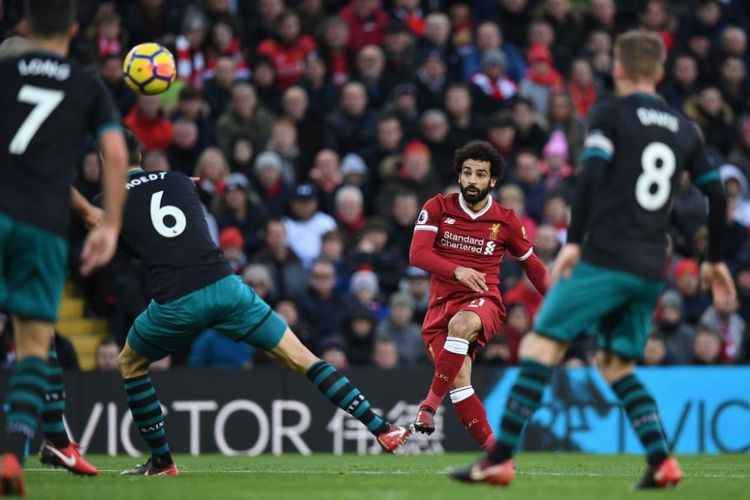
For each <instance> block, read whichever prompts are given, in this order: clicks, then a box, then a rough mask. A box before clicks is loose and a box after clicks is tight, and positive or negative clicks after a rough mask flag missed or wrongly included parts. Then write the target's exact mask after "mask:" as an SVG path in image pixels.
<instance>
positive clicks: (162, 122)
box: [123, 95, 172, 152]
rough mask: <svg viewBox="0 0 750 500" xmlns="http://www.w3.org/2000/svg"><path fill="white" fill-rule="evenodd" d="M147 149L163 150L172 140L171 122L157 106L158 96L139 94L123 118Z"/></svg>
mask: <svg viewBox="0 0 750 500" xmlns="http://www.w3.org/2000/svg"><path fill="white" fill-rule="evenodd" d="M123 123H124V124H125V126H127V127H128V128H129V129H130V130H132V131H133V133H134V134H135V135H136V136H137V137H138V139H140V141H141V143H142V144H143V147H144V149H145V150H146V151H147V152H148V151H164V150H165V149H167V147H168V146H169V144H170V143H171V142H172V122H171V121H169V119H168V118H167V117H165V116H164V114H163V113H162V112H161V109H160V108H159V96H155V95H141V96H139V97H138V103H137V105H136V106H135V107H134V108H133V109H132V111H130V113H128V116H126V117H125V119H124V120H123Z"/></svg>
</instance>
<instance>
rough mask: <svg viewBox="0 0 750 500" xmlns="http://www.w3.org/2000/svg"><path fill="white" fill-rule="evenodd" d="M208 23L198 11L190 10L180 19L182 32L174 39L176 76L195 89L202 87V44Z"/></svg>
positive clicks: (204, 66) (203, 68) (203, 56)
mask: <svg viewBox="0 0 750 500" xmlns="http://www.w3.org/2000/svg"><path fill="white" fill-rule="evenodd" d="M207 28H208V24H207V22H206V18H205V17H204V16H203V14H201V13H200V12H198V11H190V12H188V13H187V14H186V15H185V19H184V20H183V21H182V32H181V34H180V35H178V36H177V39H176V40H175V63H176V64H177V78H179V79H180V80H182V81H184V82H186V83H187V84H188V85H191V86H192V87H194V88H196V89H200V88H203V81H204V73H205V71H206V54H205V52H204V50H203V44H204V41H205V39H206V31H207Z"/></svg>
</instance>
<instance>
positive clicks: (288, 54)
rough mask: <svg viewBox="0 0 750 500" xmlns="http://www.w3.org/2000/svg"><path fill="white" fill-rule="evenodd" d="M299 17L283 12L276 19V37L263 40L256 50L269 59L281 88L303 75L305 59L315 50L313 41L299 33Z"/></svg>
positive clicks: (291, 12) (290, 12) (289, 12)
mask: <svg viewBox="0 0 750 500" xmlns="http://www.w3.org/2000/svg"><path fill="white" fill-rule="evenodd" d="M300 29H301V28H300V20H299V15H297V13H296V12H294V11H290V10H287V11H284V12H283V13H282V14H281V15H280V16H279V17H278V18H277V19H276V37H275V38H269V39H267V40H264V41H263V42H262V43H261V44H260V45H259V46H258V49H257V52H258V54H264V55H266V56H268V57H269V59H271V62H272V63H273V65H274V67H275V68H276V81H277V83H278V84H279V86H281V87H282V88H286V87H288V86H289V85H291V84H292V83H294V82H296V81H297V80H299V79H300V78H302V75H304V73H305V57H307V54H309V53H310V52H312V51H313V50H315V41H314V40H313V39H312V38H311V37H309V36H307V35H303V34H301V32H300Z"/></svg>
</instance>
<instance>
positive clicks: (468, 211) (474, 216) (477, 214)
mask: <svg viewBox="0 0 750 500" xmlns="http://www.w3.org/2000/svg"><path fill="white" fill-rule="evenodd" d="M458 204H459V205H460V206H461V210H463V211H464V212H465V213H466V215H468V216H469V217H471V219H472V220H476V219H478V218H480V217H481V216H483V215H484V214H486V213H487V211H488V210H489V209H490V207H491V206H492V197H489V199H488V200H487V204H486V205H485V206H484V208H483V209H481V210H480V211H479V212H475V211H473V210H472V209H470V208H469V207H468V205H466V202H465V201H464V197H463V196H462V195H461V193H458Z"/></svg>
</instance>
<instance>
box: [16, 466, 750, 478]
mask: <svg viewBox="0 0 750 500" xmlns="http://www.w3.org/2000/svg"><path fill="white" fill-rule="evenodd" d="M25 470H27V471H29V472H67V471H66V470H64V469H48V468H27V469H25ZM99 472H113V473H114V472H122V470H121V469H99ZM180 474H320V475H331V476H345V475H361V476H405V475H414V476H444V475H445V473H444V472H414V471H403V470H394V471H378V470H353V471H332V470H315V469H304V470H196V469H191V470H184V469H181V470H180ZM517 474H518V475H520V476H538V477H545V476H547V477H612V478H635V477H637V476H638V474H602V473H599V472H535V471H518V472H517ZM685 477H686V478H694V479H701V478H709V479H750V474H686V475H685Z"/></svg>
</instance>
